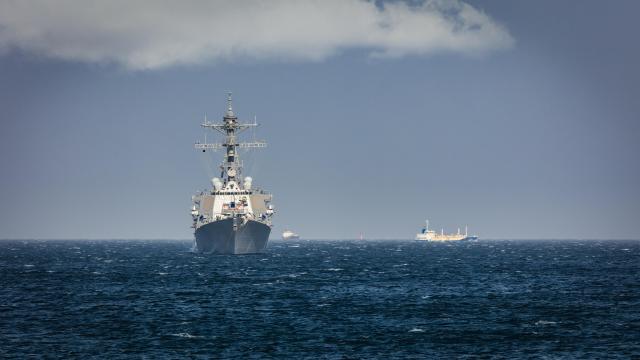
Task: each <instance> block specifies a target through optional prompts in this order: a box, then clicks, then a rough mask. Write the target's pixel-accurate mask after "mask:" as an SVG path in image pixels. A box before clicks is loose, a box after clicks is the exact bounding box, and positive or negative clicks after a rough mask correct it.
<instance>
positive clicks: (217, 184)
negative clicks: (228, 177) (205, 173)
mask: <svg viewBox="0 0 640 360" xmlns="http://www.w3.org/2000/svg"><path fill="white" fill-rule="evenodd" d="M211 184H213V188H214V189H215V190H216V191H220V190H222V180H220V179H218V178H217V177H214V178H213V179H211Z"/></svg>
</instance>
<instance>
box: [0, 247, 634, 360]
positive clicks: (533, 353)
mask: <svg viewBox="0 0 640 360" xmlns="http://www.w3.org/2000/svg"><path fill="white" fill-rule="evenodd" d="M191 245H192V244H191V242H187V241H164V240H163V241H146V240H145V241H143V240H137V241H125V240H113V241H107V240H103V241H80V240H74V241H72V240H50V241H36V240H31V241H12V240H3V241H0V284H1V287H0V358H2V359H25V358H65V359H70V358H83V359H86V358H101V359H102V358H108V359H116V358H147V359H159V358H170V359H175V358H203V359H208V358H230V359H253V358H256V359H258V358H291V359H305V358H308V359H394V358H399V359H425V358H462V359H464V358H480V359H482V358H487V359H490V358H498V359H499V358H505V359H519V358H521V359H528V358H536V359H539V358H548V359H561V358H579V359H589V358H591V359H601V358H614V359H615V358H620V359H629V358H640V241H613V240H611V241H595V240H588V241H587V240H583V241H579V240H555V241H551V240H544V241H543V240H537V241H534V240H532V241H509V240H501V241H497V240H496V241H488V240H480V241H477V242H458V243H426V242H416V241H366V240H365V241H346V240H345V241H304V240H296V241H291V242H283V241H274V242H271V243H270V244H269V247H268V250H267V252H266V253H264V254H258V255H244V256H207V255H202V254H197V253H193V252H191Z"/></svg>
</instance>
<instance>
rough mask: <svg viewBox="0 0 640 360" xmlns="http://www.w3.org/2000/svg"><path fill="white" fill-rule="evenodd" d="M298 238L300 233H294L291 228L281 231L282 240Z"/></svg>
mask: <svg viewBox="0 0 640 360" xmlns="http://www.w3.org/2000/svg"><path fill="white" fill-rule="evenodd" d="M297 239H300V235H298V234H296V233H294V232H293V231H291V230H285V231H283V232H282V240H297Z"/></svg>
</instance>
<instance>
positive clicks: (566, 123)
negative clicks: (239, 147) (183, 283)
mask: <svg viewBox="0 0 640 360" xmlns="http://www.w3.org/2000/svg"><path fill="white" fill-rule="evenodd" d="M639 10H640V3H639V2H637V1H625V0H619V1H616V2H611V3H602V2H601V1H591V0H585V1H547V0H540V1H527V2H524V1H519V2H514V1H501V2H498V1H482V0H468V1H464V2H462V1H425V2H422V1H412V2H404V1H386V2H385V1H378V2H375V3H373V2H366V1H360V0H341V1H337V0H336V1H332V0H328V1H293V0H279V1H209V2H203V1H180V2H172V1H102V2H101V1H98V2H92V3H87V2H85V1H79V0H62V1H55V2H54V1H35V0H34V1H29V0H26V1H9V0H0V122H1V123H0V124H1V131H0V239H32V238H35V239H116V238H117V239H120V238H122V239H190V238H192V229H190V227H189V226H190V223H191V219H190V214H189V210H190V206H191V195H192V194H193V193H195V192H197V191H199V190H202V189H204V188H206V187H208V186H210V185H209V179H210V178H211V177H212V176H214V171H213V170H214V168H215V167H216V166H217V163H218V162H219V161H220V160H221V158H222V154H221V153H205V154H202V153H201V152H197V151H195V150H194V149H193V143H194V142H195V141H197V140H203V139H204V131H203V129H202V128H200V126H199V125H200V123H201V122H202V120H203V118H204V116H205V114H206V116H207V118H208V119H209V120H214V119H220V118H221V117H222V115H223V113H224V111H225V100H226V92H227V91H232V92H233V97H234V110H235V112H236V114H238V115H239V117H240V118H241V119H245V120H246V121H248V122H251V121H253V119H254V116H255V117H257V121H258V122H259V123H260V124H261V125H260V127H258V129H257V131H256V132H255V134H247V139H252V138H254V137H255V138H256V139H264V140H266V141H267V142H268V144H269V145H268V147H267V148H266V149H260V150H256V151H252V152H247V153H243V154H241V156H243V159H244V160H245V164H246V165H247V166H246V169H245V175H251V176H252V177H253V179H254V184H256V185H258V186H260V187H263V188H265V189H268V190H269V191H271V192H272V193H273V195H274V200H273V203H274V205H275V207H276V211H277V213H276V216H275V219H274V230H273V232H272V237H279V234H280V233H281V232H282V231H283V230H284V229H285V228H291V229H293V230H295V231H296V232H298V233H300V234H301V235H302V237H304V238H313V239H345V238H357V237H358V236H359V234H360V233H364V236H365V237H366V238H367V239H409V238H413V237H414V236H415V233H416V232H417V231H418V230H419V229H420V227H421V226H422V224H423V223H424V220H425V219H429V220H430V223H431V225H432V227H433V228H436V229H440V228H444V229H445V231H455V230H456V228H457V227H464V225H469V228H470V231H471V232H472V233H476V234H478V235H479V236H480V237H481V238H494V239H547V238H549V239H567V238H579V239H620V238H624V239H629V238H635V239H637V238H638V235H637V234H638V231H637V227H638V224H639V223H640V221H639V220H640V189H639V186H638V184H640V161H639V160H638V154H640V142H639V141H638V139H639V138H640V122H639V121H640V101H639V99H640V69H639V68H638V64H640V42H639V41H638V40H637V33H638V32H637V26H636V25H635V24H636V22H637V21H636V14H637V13H638V11H639ZM211 136H212V134H210V135H209V137H208V139H209V140H211Z"/></svg>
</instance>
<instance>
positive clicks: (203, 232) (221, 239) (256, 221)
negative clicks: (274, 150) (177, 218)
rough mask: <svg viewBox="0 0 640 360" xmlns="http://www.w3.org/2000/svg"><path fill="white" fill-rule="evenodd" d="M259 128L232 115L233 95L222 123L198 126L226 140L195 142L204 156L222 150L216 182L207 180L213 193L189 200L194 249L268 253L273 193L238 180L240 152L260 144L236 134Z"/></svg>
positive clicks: (215, 251)
mask: <svg viewBox="0 0 640 360" xmlns="http://www.w3.org/2000/svg"><path fill="white" fill-rule="evenodd" d="M255 126H258V124H257V123H256V122H255V121H254V122H253V123H249V124H243V123H240V122H239V121H238V118H237V117H236V115H235V114H234V112H233V107H232V102H231V93H229V96H228V98H227V112H226V114H225V115H224V117H223V118H222V123H213V122H209V121H207V120H206V118H205V121H204V123H203V124H202V127H203V128H205V129H206V130H212V131H216V132H219V133H222V134H223V135H224V139H225V140H224V142H223V143H207V142H206V137H205V142H204V143H201V142H196V144H195V148H196V149H199V150H202V151H203V152H205V151H208V150H212V151H216V150H224V153H225V154H224V159H223V161H222V163H221V165H220V177H219V178H218V177H214V178H213V179H211V184H212V188H211V189H209V190H205V191H202V192H200V193H199V194H196V195H194V196H193V197H192V200H193V207H192V208H191V217H192V219H193V224H192V228H193V229H195V230H194V235H195V249H196V250H197V251H199V252H205V253H214V254H251V253H259V252H262V251H264V250H265V249H266V247H267V242H268V240H269V234H270V233H271V228H272V222H271V219H272V217H273V214H274V210H273V206H272V205H271V194H270V193H268V192H266V191H264V190H262V189H260V188H256V187H254V186H253V183H252V182H253V181H252V178H251V177H249V176H247V177H244V178H243V177H242V165H243V164H242V161H241V160H240V159H239V150H240V149H249V148H263V147H266V143H265V142H263V141H253V142H238V140H237V138H238V135H239V134H240V133H241V132H243V131H244V130H247V129H249V128H252V127H255Z"/></svg>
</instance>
